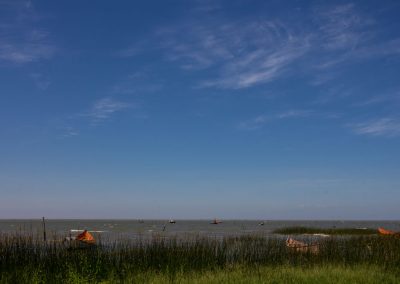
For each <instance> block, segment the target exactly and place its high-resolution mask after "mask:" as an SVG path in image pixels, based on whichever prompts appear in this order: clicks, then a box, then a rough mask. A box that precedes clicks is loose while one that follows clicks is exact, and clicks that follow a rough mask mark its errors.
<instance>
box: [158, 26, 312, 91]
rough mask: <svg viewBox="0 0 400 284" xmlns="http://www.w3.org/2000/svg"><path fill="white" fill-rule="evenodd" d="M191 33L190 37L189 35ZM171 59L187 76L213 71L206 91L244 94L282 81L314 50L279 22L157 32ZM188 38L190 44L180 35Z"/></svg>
mask: <svg viewBox="0 0 400 284" xmlns="http://www.w3.org/2000/svg"><path fill="white" fill-rule="evenodd" d="M186 30H187V31H189V30H190V32H187V31H186ZM158 34H159V36H160V37H161V38H162V39H163V41H162V42H163V48H164V49H165V50H166V52H167V59H168V60H171V61H177V62H179V64H180V67H181V68H182V69H185V70H188V69H190V70H196V69H205V68H211V67H212V68H215V69H216V70H215V72H216V76H214V78H213V79H209V80H206V81H203V82H202V83H201V84H200V86H202V87H218V88H227V89H241V88H246V87H251V86H254V85H257V84H260V83H265V82H269V81H271V80H273V79H276V78H277V77H279V76H280V75H281V74H282V73H284V72H285V71H287V70H286V67H288V66H289V65H290V64H291V63H293V62H294V61H295V60H296V59H298V58H300V57H301V56H302V55H304V54H305V53H306V51H307V50H308V48H309V47H310V45H309V42H308V39H307V37H304V36H302V35H296V36H294V35H293V33H292V32H291V31H290V30H289V29H287V27H286V26H284V25H282V24H281V23H279V22H272V21H259V22H250V23H222V24H219V25H216V27H215V25H212V26H204V25H200V24H193V23H191V24H190V25H188V26H184V27H181V28H179V29H172V30H171V29H164V30H161V31H159V33H158ZM181 34H188V35H190V36H188V37H187V38H185V37H183V39H182V37H179V36H178V35H181Z"/></svg>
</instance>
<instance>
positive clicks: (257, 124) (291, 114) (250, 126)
mask: <svg viewBox="0 0 400 284" xmlns="http://www.w3.org/2000/svg"><path fill="white" fill-rule="evenodd" d="M314 113H315V112H313V111H311V110H287V111H283V112H280V113H276V114H271V115H259V116H257V117H255V118H253V119H250V120H246V121H242V122H240V123H239V125H238V126H239V128H240V129H244V130H256V129H260V128H262V127H264V126H265V125H266V124H268V123H270V122H273V121H276V120H281V119H291V118H300V117H309V116H311V115H313V114H314Z"/></svg>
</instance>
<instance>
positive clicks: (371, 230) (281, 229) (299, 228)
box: [273, 227, 378, 235]
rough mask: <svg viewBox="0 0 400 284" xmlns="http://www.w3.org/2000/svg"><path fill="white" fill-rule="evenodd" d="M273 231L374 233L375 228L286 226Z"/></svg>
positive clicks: (286, 233)
mask: <svg viewBox="0 0 400 284" xmlns="http://www.w3.org/2000/svg"><path fill="white" fill-rule="evenodd" d="M273 233H275V234H282V235H301V234H326V235H376V234H378V230H376V229H356V228H329V229H324V228H312V227H287V228H280V229H277V230H275V231H274V232H273Z"/></svg>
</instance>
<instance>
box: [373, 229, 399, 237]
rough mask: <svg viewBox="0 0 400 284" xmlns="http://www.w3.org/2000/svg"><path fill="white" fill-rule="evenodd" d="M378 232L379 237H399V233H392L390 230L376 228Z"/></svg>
mask: <svg viewBox="0 0 400 284" xmlns="http://www.w3.org/2000/svg"><path fill="white" fill-rule="evenodd" d="M378 232H379V234H381V235H386V236H397V237H399V236H400V232H394V231H390V230H386V229H384V228H378Z"/></svg>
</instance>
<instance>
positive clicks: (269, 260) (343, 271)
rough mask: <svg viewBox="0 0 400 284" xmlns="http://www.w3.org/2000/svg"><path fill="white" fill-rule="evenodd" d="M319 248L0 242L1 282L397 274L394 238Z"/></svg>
mask: <svg viewBox="0 0 400 284" xmlns="http://www.w3.org/2000/svg"><path fill="white" fill-rule="evenodd" d="M319 246H320V251H319V253H318V254H311V253H298V252H296V251H293V250H291V249H288V248H287V247H286V245H285V240H284V239H281V238H262V237H256V236H247V237H232V238H225V239H223V240H220V239H210V238H194V239H187V240H177V239H173V238H169V239H164V238H161V237H159V238H158V237H155V238H153V239H152V240H151V241H129V240H125V241H122V240H121V241H119V242H114V243H103V244H102V243H100V244H99V245H98V246H94V247H91V248H86V249H78V248H70V247H69V246H68V245H63V244H62V243H61V242H57V241H52V242H49V243H43V242H41V241H39V240H37V239H36V238H35V237H33V236H18V235H0V283H101V282H103V283H108V282H109V283H115V282H125V283H165V282H172V281H174V282H176V283H341V282H342V283H349V282H350V283H373V280H375V279H380V280H382V281H381V282H385V281H386V283H395V282H396V281H394V280H396V279H397V280H398V278H397V277H398V276H399V275H400V239H398V238H391V237H380V236H357V237H348V238H341V237H338V238H334V237H333V238H329V239H324V240H321V242H320V245H319ZM317 280H318V281H317ZM333 280H335V281H333ZM336 280H337V281H336ZM383 280H385V281H383ZM263 281H264V282H263ZM268 281H269V282H268ZM329 281H331V282H329ZM340 281H341V282H340ZM390 281H391V282H390ZM377 282H379V281H377ZM397 282H399V281H397Z"/></svg>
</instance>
